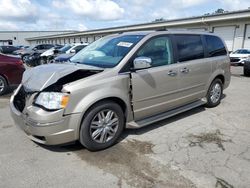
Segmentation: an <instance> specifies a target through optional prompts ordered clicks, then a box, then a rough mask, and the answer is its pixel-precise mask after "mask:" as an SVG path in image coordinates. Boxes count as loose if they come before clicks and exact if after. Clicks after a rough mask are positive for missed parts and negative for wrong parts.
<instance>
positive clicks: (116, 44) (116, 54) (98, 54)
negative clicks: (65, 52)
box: [70, 35, 144, 68]
mask: <svg viewBox="0 0 250 188" xmlns="http://www.w3.org/2000/svg"><path fill="white" fill-rule="evenodd" d="M143 37H144V35H123V36H109V37H104V38H101V39H99V40H97V41H95V42H93V43H92V44H90V45H89V46H87V47H85V48H84V49H83V50H81V51H80V52H79V53H77V54H76V55H75V56H73V57H72V58H71V59H70V61H71V62H73V63H80V64H86V65H92V66H96V67H101V68H112V67H115V66H116V65H117V64H118V63H119V62H120V61H121V60H122V59H123V58H124V57H125V56H126V55H127V53H128V52H129V51H130V50H131V49H132V48H133V47H134V46H135V45H136V44H137V43H138V42H139V41H140V40H141V39H142V38H143Z"/></svg>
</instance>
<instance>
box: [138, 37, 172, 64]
mask: <svg viewBox="0 0 250 188" xmlns="http://www.w3.org/2000/svg"><path fill="white" fill-rule="evenodd" d="M136 57H149V58H151V59H152V67H157V66H163V65H169V64H173V63H174V61H173V53H172V45H171V40H170V38H169V37H167V36H163V37H158V38H154V39H152V40H150V41H148V42H147V43H146V44H145V45H144V46H143V47H142V49H140V50H139V52H138V53H137V54H136Z"/></svg>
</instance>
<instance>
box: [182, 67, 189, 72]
mask: <svg viewBox="0 0 250 188" xmlns="http://www.w3.org/2000/svg"><path fill="white" fill-rule="evenodd" d="M181 73H189V69H188V68H187V67H185V68H183V69H181Z"/></svg>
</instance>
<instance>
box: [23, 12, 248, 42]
mask: <svg viewBox="0 0 250 188" xmlns="http://www.w3.org/2000/svg"><path fill="white" fill-rule="evenodd" d="M249 17H250V9H244V10H238V11H231V12H226V13H221V14H210V15H202V16H193V17H186V18H178V19H172V20H166V21H159V22H148V23H142V24H134V25H125V26H118V27H111V28H102V29H93V30H88V31H80V32H72V33H66V34H58V35H47V36H40V37H32V38H26V40H28V41H32V40H41V39H47V38H62V37H74V36H80V35H94V34H105V33H112V32H113V33H114V32H126V31H133V30H140V29H141V30H145V29H151V28H155V27H168V26H178V25H188V24H193V23H206V22H213V21H224V20H228V19H240V18H249Z"/></svg>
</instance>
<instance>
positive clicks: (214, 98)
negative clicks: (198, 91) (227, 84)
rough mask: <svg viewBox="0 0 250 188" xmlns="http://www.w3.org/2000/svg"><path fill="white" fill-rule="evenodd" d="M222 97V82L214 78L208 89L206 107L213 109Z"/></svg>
mask: <svg viewBox="0 0 250 188" xmlns="http://www.w3.org/2000/svg"><path fill="white" fill-rule="evenodd" d="M222 95H223V84H222V81H221V80H220V79H218V78H216V79H215V80H214V81H213V82H212V84H211V85H210V87H209V90H208V92H207V97H206V98H207V104H206V107H208V108H213V107H216V106H218V105H219V104H220V101H221V98H222Z"/></svg>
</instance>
